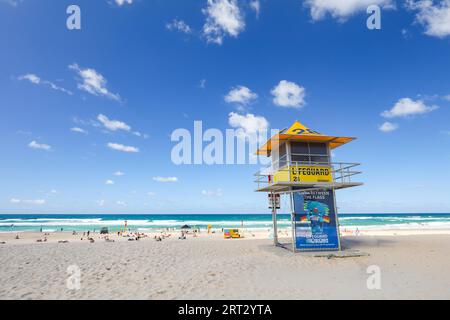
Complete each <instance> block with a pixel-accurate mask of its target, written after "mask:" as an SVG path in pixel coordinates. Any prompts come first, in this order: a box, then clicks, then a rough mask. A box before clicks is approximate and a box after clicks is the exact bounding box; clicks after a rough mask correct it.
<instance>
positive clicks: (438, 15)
mask: <svg viewBox="0 0 450 320" xmlns="http://www.w3.org/2000/svg"><path fill="white" fill-rule="evenodd" d="M406 7H407V8H408V9H410V10H413V11H417V14H416V21H417V22H418V23H420V24H421V25H423V26H424V27H425V34H427V35H429V36H434V37H438V38H444V37H447V36H450V0H443V1H431V0H420V1H415V0H407V1H406Z"/></svg>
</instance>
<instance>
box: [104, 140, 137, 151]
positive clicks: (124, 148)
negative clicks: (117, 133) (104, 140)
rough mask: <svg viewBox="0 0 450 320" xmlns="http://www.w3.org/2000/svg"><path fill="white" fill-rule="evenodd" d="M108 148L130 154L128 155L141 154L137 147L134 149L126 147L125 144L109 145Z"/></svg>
mask: <svg viewBox="0 0 450 320" xmlns="http://www.w3.org/2000/svg"><path fill="white" fill-rule="evenodd" d="M107 146H108V148H110V149H112V150H116V151H121V152H128V153H137V152H139V149H138V148H136V147H132V146H125V145H123V144H119V143H112V142H110V143H108V145H107Z"/></svg>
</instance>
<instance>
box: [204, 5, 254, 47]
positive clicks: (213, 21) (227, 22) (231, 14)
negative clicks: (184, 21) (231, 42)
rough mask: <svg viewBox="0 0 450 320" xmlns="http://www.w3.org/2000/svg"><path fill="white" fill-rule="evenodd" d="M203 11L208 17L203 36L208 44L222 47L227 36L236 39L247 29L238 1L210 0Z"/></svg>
mask: <svg viewBox="0 0 450 320" xmlns="http://www.w3.org/2000/svg"><path fill="white" fill-rule="evenodd" d="M202 11H203V14H204V15H205V16H206V22H205V24H204V26H203V34H204V35H205V37H206V39H207V41H208V42H213V43H216V44H219V45H221V44H222V43H223V38H224V37H225V36H227V35H228V36H231V37H234V38H236V37H237V36H238V35H239V33H241V32H242V31H243V30H244V29H245V21H244V18H243V16H242V13H241V10H240V9H239V6H238V3H237V1H236V0H208V2H207V5H206V8H204V9H203V10H202Z"/></svg>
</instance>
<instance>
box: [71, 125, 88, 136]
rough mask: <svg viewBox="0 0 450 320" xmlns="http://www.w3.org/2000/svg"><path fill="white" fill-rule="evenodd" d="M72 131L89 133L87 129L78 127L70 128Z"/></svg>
mask: <svg viewBox="0 0 450 320" xmlns="http://www.w3.org/2000/svg"><path fill="white" fill-rule="evenodd" d="M70 131H72V132H77V133H83V134H87V133H88V132H87V131H86V130H84V129H81V128H78V127H74V128H70Z"/></svg>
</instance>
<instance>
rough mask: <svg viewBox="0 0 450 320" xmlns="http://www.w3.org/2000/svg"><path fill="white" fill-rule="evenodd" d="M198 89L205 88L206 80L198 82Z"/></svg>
mask: <svg viewBox="0 0 450 320" xmlns="http://www.w3.org/2000/svg"><path fill="white" fill-rule="evenodd" d="M200 88H202V89H205V88H206V79H202V80H200Z"/></svg>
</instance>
